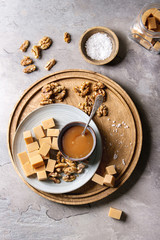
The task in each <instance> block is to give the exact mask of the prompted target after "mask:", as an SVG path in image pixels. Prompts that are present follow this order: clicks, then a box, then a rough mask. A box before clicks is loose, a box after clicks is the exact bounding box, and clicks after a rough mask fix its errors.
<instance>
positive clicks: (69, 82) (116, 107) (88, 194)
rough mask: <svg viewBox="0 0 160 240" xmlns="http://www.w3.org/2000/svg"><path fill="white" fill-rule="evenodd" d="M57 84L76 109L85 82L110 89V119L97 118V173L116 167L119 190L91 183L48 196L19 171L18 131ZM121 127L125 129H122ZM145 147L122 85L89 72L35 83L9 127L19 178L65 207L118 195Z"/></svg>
mask: <svg viewBox="0 0 160 240" xmlns="http://www.w3.org/2000/svg"><path fill="white" fill-rule="evenodd" d="M53 81H58V82H60V83H61V84H62V85H63V86H65V87H66V89H67V91H68V94H67V97H66V99H65V101H64V103H66V104H70V105H73V106H78V103H79V102H84V99H83V98H81V97H79V96H78V95H77V94H76V93H75V92H74V91H73V87H74V86H77V85H80V84H81V83H82V82H83V81H90V82H92V83H94V82H95V81H101V82H103V83H104V84H105V85H106V86H107V90H106V92H107V101H106V105H107V106H108V109H109V115H108V117H102V118H98V117H96V116H95V117H94V121H95V123H96V124H97V126H98V128H99V130H100V133H101V136H102V141H103V157H102V160H101V164H100V166H99V168H98V171H97V173H99V174H100V175H102V176H104V174H105V167H106V166H108V165H111V164H115V165H116V169H117V172H118V174H117V176H116V187H115V188H107V187H104V186H100V185H98V184H95V183H93V182H92V181H89V182H88V183H87V184H85V185H84V186H82V187H81V188H79V189H78V190H76V191H74V192H71V193H68V194H58V195H57V194H48V193H44V192H41V191H38V190H37V189H35V188H33V187H32V186H30V185H29V184H28V183H27V182H26V181H25V180H24V179H23V178H22V176H21V175H20V173H19V172H18V170H17V169H16V167H15V164H14V159H13V157H12V143H13V138H14V134H15V131H16V128H17V126H18V125H19V123H20V122H21V121H22V120H23V119H24V118H25V117H26V116H27V115H28V114H29V113H31V112H32V111H33V110H35V109H36V108H38V107H40V105H39V102H40V99H41V93H40V90H41V88H42V86H44V85H45V84H46V83H50V82H53ZM62 104H63V103H62ZM118 124H121V125H120V126H119V125H118ZM125 124H126V125H125ZM114 125H115V126H114ZM117 125H118V126H119V127H116V126H117ZM126 126H128V128H126ZM141 147H142V127H141V121H140V118H139V115H138V112H137V109H136V107H135V105H134V103H133V102H132V100H131V99H130V97H129V96H128V95H127V93H126V92H125V91H124V90H123V89H122V88H121V87H120V86H119V85H118V84H116V83H115V82H114V81H112V80H111V79H109V78H108V77H105V76H103V75H101V74H98V73H95V72H91V71H86V70H65V71H61V72H57V73H54V74H51V75H49V76H46V77H44V78H42V79H40V80H39V81H37V82H35V83H34V84H33V85H31V86H30V88H28V89H27V90H26V91H25V92H24V94H23V95H22V97H21V98H20V100H19V101H18V103H17V104H16V106H15V108H14V110H13V113H12V115H11V118H10V122H9V127H8V149H9V153H10V156H11V160H12V163H13V165H14V167H15V169H16V171H17V173H18V174H19V176H20V177H21V178H22V180H23V181H24V182H25V183H26V184H27V185H28V186H29V187H30V188H31V189H32V190H33V191H35V192H36V193H38V194H39V195H41V196H43V197H45V198H47V199H49V200H51V201H55V202H59V203H63V204H71V205H79V204H87V203H91V202H94V201H98V200H100V199H102V198H104V197H107V196H108V195H110V194H111V193H112V192H114V191H116V190H117V189H118V188H119V187H120V186H122V185H123V183H124V182H125V181H126V180H127V179H128V178H129V176H130V175H131V173H132V172H133V170H134V168H135V166H136V164H137V162H138V159H139V155H140V152H141ZM122 159H124V161H125V165H124V164H123V163H122Z"/></svg>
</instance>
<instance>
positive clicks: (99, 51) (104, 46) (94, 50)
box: [85, 33, 112, 60]
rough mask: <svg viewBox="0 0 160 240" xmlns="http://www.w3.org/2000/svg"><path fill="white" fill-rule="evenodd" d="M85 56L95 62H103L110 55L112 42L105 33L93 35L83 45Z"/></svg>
mask: <svg viewBox="0 0 160 240" xmlns="http://www.w3.org/2000/svg"><path fill="white" fill-rule="evenodd" d="M85 47H86V52H87V55H88V56H89V57H90V58H92V59H95V60H104V59H106V58H108V57H109V56H110V55H111V53H112V42H111V39H110V37H108V35H107V34H106V33H95V34H93V35H92V36H91V37H90V38H88V40H87V41H86V44H85Z"/></svg>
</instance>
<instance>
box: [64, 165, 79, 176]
mask: <svg viewBox="0 0 160 240" xmlns="http://www.w3.org/2000/svg"><path fill="white" fill-rule="evenodd" d="M76 172H77V168H76V167H75V166H72V167H67V168H65V169H64V173H65V174H67V175H70V174H72V173H76Z"/></svg>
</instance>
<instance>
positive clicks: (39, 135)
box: [33, 125, 45, 139]
mask: <svg viewBox="0 0 160 240" xmlns="http://www.w3.org/2000/svg"><path fill="white" fill-rule="evenodd" d="M33 132H34V134H35V136H36V138H37V139H39V138H43V137H45V134H44V131H43V128H42V126H41V125H39V126H37V127H34V128H33Z"/></svg>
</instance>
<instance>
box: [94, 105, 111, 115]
mask: <svg viewBox="0 0 160 240" xmlns="http://www.w3.org/2000/svg"><path fill="white" fill-rule="evenodd" d="M107 115H108V108H107V106H106V105H105V104H102V105H101V106H100V107H99V108H98V110H97V116H98V117H102V116H107Z"/></svg>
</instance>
